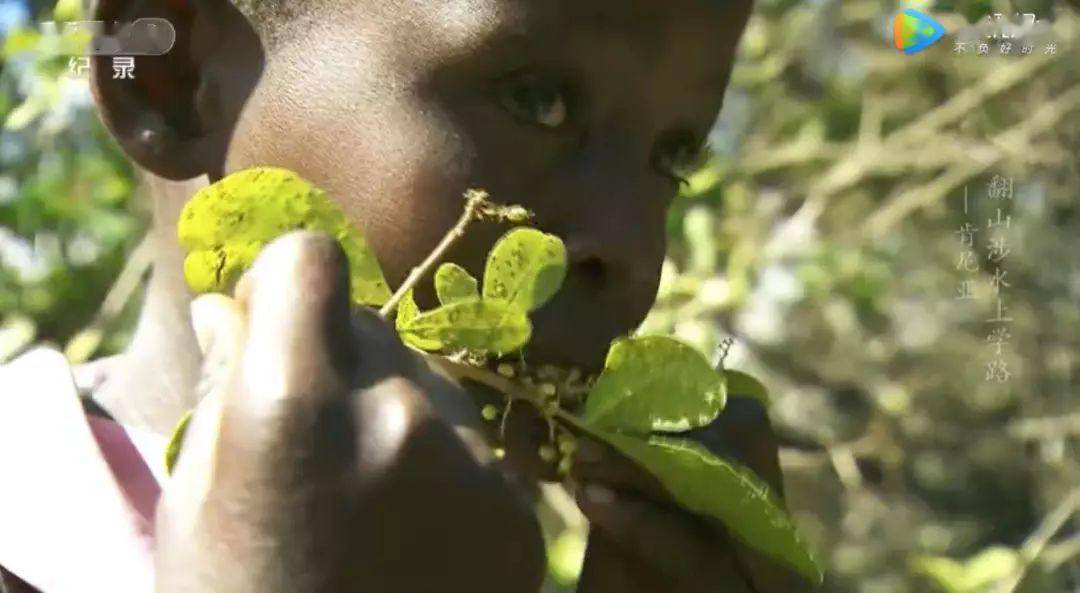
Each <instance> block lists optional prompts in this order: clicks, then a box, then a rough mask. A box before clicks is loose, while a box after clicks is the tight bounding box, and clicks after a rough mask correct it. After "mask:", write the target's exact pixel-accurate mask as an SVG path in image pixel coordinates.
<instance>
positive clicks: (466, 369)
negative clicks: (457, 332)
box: [420, 352, 596, 436]
mask: <svg viewBox="0 0 1080 593" xmlns="http://www.w3.org/2000/svg"><path fill="white" fill-rule="evenodd" d="M420 354H421V356H423V357H424V358H425V359H426V360H427V361H428V362H430V363H431V364H432V365H434V366H436V367H438V368H439V369H441V370H442V371H443V372H445V373H446V374H448V375H450V376H451V377H452V378H454V379H456V380H459V381H460V380H468V381H472V382H474V383H479V384H481V385H485V386H487V387H490V388H492V389H494V390H496V391H499V392H501V393H502V394H503V395H505V396H506V397H508V398H510V401H511V402H513V401H516V400H523V401H526V402H529V403H530V404H532V405H533V406H535V407H536V409H538V410H541V411H548V412H550V413H551V415H552V416H554V417H555V418H556V419H558V420H561V421H563V422H565V423H566V424H568V425H570V426H572V427H574V428H576V429H578V430H580V431H581V432H584V433H586V434H589V435H593V436H595V435H596V432H595V431H594V430H593V429H592V428H591V427H589V426H588V425H587V424H585V423H584V422H582V421H581V420H580V419H579V418H578V417H577V416H575V415H573V414H571V413H570V412H567V411H566V410H563V409H562V408H559V407H557V406H548V405H545V404H546V401H547V400H546V398H545V396H544V394H542V393H540V392H538V391H534V390H532V389H530V388H529V387H527V386H525V385H522V384H519V383H516V382H514V381H511V380H510V379H507V378H506V377H503V376H502V375H500V374H498V373H494V372H492V371H489V370H487V369H484V368H481V367H476V366H472V365H470V364H465V363H462V362H457V361H454V360H450V359H449V358H446V357H443V356H439V355H437V354H428V353H426V352H421V353H420Z"/></svg>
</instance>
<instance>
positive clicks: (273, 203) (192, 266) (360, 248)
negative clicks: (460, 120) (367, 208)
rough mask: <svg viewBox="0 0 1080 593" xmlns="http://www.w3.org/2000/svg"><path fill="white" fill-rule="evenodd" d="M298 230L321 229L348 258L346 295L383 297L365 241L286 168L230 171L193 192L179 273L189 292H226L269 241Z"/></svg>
mask: <svg viewBox="0 0 1080 593" xmlns="http://www.w3.org/2000/svg"><path fill="white" fill-rule="evenodd" d="M298 229H308V230H314V231H321V232H324V233H327V234H329V235H331V236H333V237H334V238H335V239H337V240H338V242H339V243H340V244H341V247H342V249H343V250H344V251H345V255H346V256H348V259H349V271H350V275H351V277H352V297H353V301H355V302H356V303H358V304H363V305H381V304H383V303H385V302H386V301H387V300H389V298H390V289H389V287H388V286H387V284H386V279H385V278H384V277H383V274H382V270H381V268H380V267H379V263H378V261H377V260H376V259H375V254H374V252H373V251H372V250H371V248H370V247H369V246H368V244H367V241H365V240H364V237H363V236H362V235H361V234H360V232H359V231H357V230H356V229H355V228H354V227H353V226H352V225H351V224H350V223H349V221H348V219H347V218H346V217H345V215H344V214H343V213H342V212H341V210H339V209H338V207H337V206H336V205H335V204H334V203H333V202H332V201H331V200H330V199H329V198H327V196H326V194H324V193H323V192H322V191H320V190H319V189H317V188H315V187H314V186H312V185H311V184H310V183H308V182H307V181H304V180H303V179H301V178H300V177H299V176H297V175H296V174H295V173H293V172H291V171H287V170H285V169H277V168H269V167H260V168H255V169H248V170H246V171H241V172H239V173H235V174H233V175H230V176H228V177H226V178H225V179H222V180H221V181H219V182H217V183H215V184H213V185H211V186H209V187H206V188H204V189H202V190H201V191H199V192H198V193H197V194H195V197H193V198H192V199H191V201H189V202H188V204H187V206H186V207H185V208H184V211H183V213H182V214H181V216H180V224H179V227H178V234H179V238H180V244H181V245H183V246H184V247H185V248H186V249H187V250H188V252H189V254H188V257H187V259H186V260H185V261H184V277H185V278H186V279H187V282H188V284H189V286H190V287H191V289H192V290H194V291H195V292H228V291H229V290H231V289H232V287H233V285H234V284H235V283H236V281H237V280H238V279H239V277H240V275H241V274H242V273H243V271H244V270H246V269H247V268H248V267H249V266H250V265H251V264H252V262H253V261H254V260H255V257H256V256H257V255H258V253H259V251H260V250H261V249H262V248H263V247H264V246H265V245H266V244H267V243H269V242H270V241H272V240H274V239H276V238H277V237H279V236H281V235H283V234H285V233H288V232H289V231H293V230H298Z"/></svg>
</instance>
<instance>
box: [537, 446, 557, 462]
mask: <svg viewBox="0 0 1080 593" xmlns="http://www.w3.org/2000/svg"><path fill="white" fill-rule="evenodd" d="M557 456H558V455H557V454H556V453H555V447H552V446H551V445H543V446H541V447H540V459H543V460H544V461H545V462H547V463H551V462H552V461H555V458H556V457H557Z"/></svg>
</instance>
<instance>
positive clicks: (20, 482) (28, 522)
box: [0, 350, 165, 593]
mask: <svg viewBox="0 0 1080 593" xmlns="http://www.w3.org/2000/svg"><path fill="white" fill-rule="evenodd" d="M164 444H165V438H164V437H161V436H158V435H150V434H145V433H140V432H139V431H134V430H131V429H127V428H125V427H123V426H121V425H119V424H117V423H115V422H112V421H110V420H106V419H103V418H98V417H93V416H87V415H86V413H85V412H84V411H83V407H82V403H81V401H80V400H79V396H78V392H77V390H76V388H75V384H74V381H73V379H72V375H71V367H70V366H69V365H68V363H67V361H66V360H65V359H64V357H63V355H61V354H60V353H58V352H55V351H50V350H35V351H33V352H30V353H29V354H26V355H24V356H22V357H21V358H19V359H17V360H16V361H14V362H13V363H11V364H10V365H7V366H4V367H0V566H2V567H3V568H4V569H5V570H7V571H8V572H10V573H12V574H14V575H16V576H17V577H19V578H20V579H21V580H23V581H25V582H26V583H28V584H29V585H31V586H33V587H34V588H36V589H38V590H40V591H41V592H42V593H86V592H92V591H109V592H117V593H149V592H150V591H152V590H153V545H154V540H153V530H154V510H155V508H156V506H157V501H158V497H159V496H160V493H161V488H160V485H159V480H160V479H161V475H162V468H161V465H162V459H163V457H162V454H163V450H164Z"/></svg>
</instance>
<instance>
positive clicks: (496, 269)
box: [484, 228, 566, 311]
mask: <svg viewBox="0 0 1080 593" xmlns="http://www.w3.org/2000/svg"><path fill="white" fill-rule="evenodd" d="M565 277H566V246H564V245H563V242H562V240H560V239H559V238H558V237H556V236H554V235H549V234H547V233H543V232H541V231H538V230H536V229H529V228H519V229H514V230H512V231H510V232H508V233H506V234H505V235H503V237H502V239H499V242H498V243H496V244H495V247H493V248H492V249H491V253H489V254H488V260H487V266H486V267H485V269H484V298H485V299H491V300H500V301H505V302H507V303H510V304H511V305H513V306H515V307H518V308H521V309H523V310H525V311H532V310H534V309H537V308H539V307H540V306H541V305H543V304H544V303H546V302H547V301H548V300H549V299H551V297H553V296H555V293H556V292H558V291H559V287H560V286H562V282H563V279H564V278H565Z"/></svg>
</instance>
